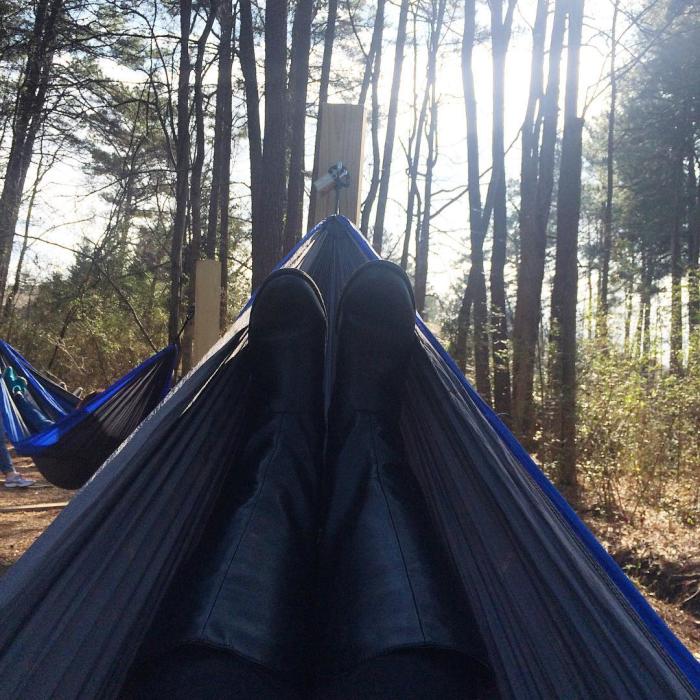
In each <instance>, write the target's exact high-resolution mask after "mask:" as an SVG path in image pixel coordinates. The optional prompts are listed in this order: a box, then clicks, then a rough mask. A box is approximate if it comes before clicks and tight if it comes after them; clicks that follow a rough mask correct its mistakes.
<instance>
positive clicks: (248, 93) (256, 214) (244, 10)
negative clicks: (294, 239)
mask: <svg viewBox="0 0 700 700" xmlns="http://www.w3.org/2000/svg"><path fill="white" fill-rule="evenodd" d="M239 11H240V17H241V27H240V32H239V39H238V48H239V54H238V55H239V60H240V63H241V73H242V74H243V86H244V89H245V104H246V117H247V124H248V129H247V130H248V154H249V158H250V216H251V230H252V238H253V240H254V241H258V240H259V239H260V238H261V237H263V236H264V235H265V234H264V233H261V228H260V226H261V221H260V217H261V200H260V197H261V189H262V136H261V130H260V103H259V100H260V98H259V95H258V77H257V69H256V63H255V39H254V36H253V15H252V10H251V6H250V0H240V3H239Z"/></svg>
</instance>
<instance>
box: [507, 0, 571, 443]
mask: <svg viewBox="0 0 700 700" xmlns="http://www.w3.org/2000/svg"><path fill="white" fill-rule="evenodd" d="M543 1H544V4H545V6H546V0H543ZM541 4H542V3H538V17H537V21H536V23H535V29H534V32H533V34H534V37H535V41H534V44H533V81H532V82H531V95H530V100H529V101H528V111H527V115H526V122H525V123H524V125H523V137H522V140H523V164H522V172H521V182H520V264H519V265H518V284H517V294H516V306H515V319H514V323H513V405H512V408H513V427H514V429H515V432H516V435H517V436H518V437H519V438H520V439H521V440H522V441H523V443H524V444H525V446H526V447H529V448H532V447H533V446H534V445H533V442H532V437H533V434H534V428H535V420H534V419H535V411H534V404H533V383H534V370H535V367H534V359H535V356H536V353H537V347H536V346H537V335H538V329H539V325H540V315H541V295H542V280H543V277H544V263H545V253H546V248H547V225H548V222H549V214H550V209H551V202H552V189H553V185H554V155H555V146H556V140H557V120H558V110H559V107H558V103H559V78H560V70H561V66H560V64H561V53H562V46H563V39H564V30H565V25H566V22H565V20H566V10H565V7H564V1H563V0H557V2H556V6H555V11H554V20H553V26H552V34H551V39H550V49H549V74H548V79H547V90H546V92H545V94H544V96H543V97H542V99H541V106H540V112H541V118H540V117H539V116H534V114H535V111H534V110H535V106H536V103H537V102H538V101H539V97H538V95H540V89H539V86H540V85H541V76H537V75H534V73H536V72H537V70H538V66H539V65H540V64H539V61H540V57H541V53H542V50H543V47H541V46H540V44H539V40H540V37H541V38H542V40H543V39H544V34H543V31H544V26H546V7H545V17H544V19H541V17H540V16H539V13H540V10H541ZM540 21H542V24H540V23H539V22H540ZM536 63H537V64H538V66H536V65H535V64H536ZM533 90H534V94H533ZM540 132H541V133H540Z"/></svg>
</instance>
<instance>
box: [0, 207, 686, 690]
mask: <svg viewBox="0 0 700 700" xmlns="http://www.w3.org/2000/svg"><path fill="white" fill-rule="evenodd" d="M376 257H377V256H376V253H375V252H374V251H373V250H372V248H371V247H370V245H369V244H368V242H367V241H366V240H365V239H364V238H363V237H362V235H361V234H360V233H359V232H358V231H357V230H356V229H355V228H354V227H353V226H352V225H351V224H350V222H349V221H348V220H347V219H345V218H344V217H330V218H329V219H326V220H325V221H323V222H321V223H320V224H319V225H318V226H316V227H315V228H314V229H313V230H312V231H311V232H310V233H309V234H308V235H307V236H306V237H305V238H304V239H303V240H302V241H301V242H300V243H299V245H298V246H296V248H295V249H294V250H293V251H292V252H291V253H290V254H289V255H288V256H287V257H286V258H285V259H284V260H283V261H282V263H280V264H281V265H283V266H286V267H296V268H300V269H302V270H304V271H305V272H307V273H308V274H309V275H311V277H312V278H313V279H314V280H315V281H316V283H317V284H318V286H319V288H320V289H321V290H322V292H323V296H324V299H325V302H326V307H327V309H328V313H329V328H333V327H334V320H335V314H336V310H337V305H338V299H339V296H340V293H341V290H342V289H343V287H344V285H345V283H346V282H347V280H348V279H349V277H350V276H351V275H352V274H353V272H354V270H355V269H357V268H358V267H359V266H360V265H362V264H363V263H364V262H366V261H367V260H370V259H374V258H376ZM247 309H248V305H246V307H245V308H244V310H243V312H242V313H241V315H240V316H239V318H238V320H237V321H236V323H235V324H234V326H233V328H232V329H231V330H230V332H229V333H228V334H227V335H226V336H225V337H224V338H222V339H221V341H220V342H219V343H218V344H217V345H216V346H215V347H214V348H213V349H212V351H211V352H210V353H209V355H208V356H207V357H205V358H204V359H203V360H202V362H201V363H200V364H199V365H198V366H197V367H196V368H195V369H194V370H193V371H192V372H191V373H190V374H189V375H188V376H187V377H186V378H184V379H183V381H181V382H180V383H179V385H178V386H177V387H176V388H175V389H174V390H173V391H172V392H171V393H170V394H169V395H168V397H167V398H166V400H165V401H164V402H163V403H162V404H161V405H160V406H159V408H158V409H157V410H156V411H154V412H153V413H152V414H151V415H150V416H149V418H148V419H147V420H145V421H144V422H143V423H142V424H141V425H140V427H139V428H138V430H136V431H135V432H134V433H133V435H132V436H131V437H130V438H129V439H128V440H126V441H125V442H124V443H123V444H122V446H121V448H120V449H119V450H118V451H117V452H116V453H114V454H113V455H112V456H111V457H110V459H108V461H107V462H106V463H105V464H104V465H103V467H102V468H101V469H100V470H99V471H98V472H97V474H96V475H95V477H94V478H93V479H92V480H91V481H90V482H89V483H88V484H86V486H85V487H84V488H83V489H82V490H81V491H80V492H79V493H78V494H77V495H76V497H75V498H74V499H73V500H72V501H71V503H70V505H69V506H68V507H67V508H65V509H64V510H63V511H62V512H61V514H60V515H59V516H58V517H57V518H56V520H54V522H53V523H52V525H51V526H49V528H48V529H47V530H46V531H45V532H44V533H43V534H42V535H41V537H39V539H38V540H37V541H36V542H35V543H34V544H33V545H32V547H31V548H30V549H29V550H28V551H27V552H26V553H25V554H24V556H23V557H22V558H21V559H20V560H19V561H18V562H17V563H16V564H15V565H14V566H13V567H12V568H11V569H10V571H9V572H8V573H7V574H6V575H5V576H4V577H3V578H2V579H0V620H2V624H1V625H0V679H1V680H0V684H1V685H2V688H3V691H4V695H6V696H7V697H13V698H45V697H105V698H110V697H118V696H119V693H120V688H121V684H122V681H123V679H124V677H125V675H126V674H127V673H128V671H129V666H130V664H131V663H132V662H133V660H134V658H135V657H136V655H137V654H138V650H139V647H140V645H141V644H142V642H143V639H144V636H145V635H146V633H147V631H148V627H149V625H150V623H151V621H152V620H153V617H154V615H155V614H156V611H157V610H158V606H159V605H160V603H161V601H162V600H163V596H164V594H165V592H166V591H167V589H168V586H169V585H170V582H171V581H172V580H173V578H174V576H175V575H176V573H177V571H178V568H179V566H180V565H181V564H182V562H183V561H185V560H186V559H187V557H188V556H189V555H190V553H191V552H192V551H193V548H194V547H196V546H198V543H199V539H200V538H201V536H202V533H203V532H204V529H205V527H206V523H207V519H208V517H209V514H210V513H211V510H212V506H213V504H214V503H215V502H216V498H217V495H218V492H219V487H220V484H221V483H222V481H223V479H224V478H225V477H226V474H227V472H228V470H230V469H235V468H236V466H237V464H236V457H235V455H237V454H238V453H239V450H240V448H241V446H242V445H243V444H245V441H246V435H245V424H246V412H247V407H248V406H249V384H250V383H249V377H250V369H249V368H250V363H251V362H255V358H254V357H252V356H250V355H249V354H248V353H247V350H248V348H247V345H246V340H247V324H248V317H249V314H248V311H247ZM416 333H417V335H418V339H419V343H420V352H417V353H415V357H414V358H413V359H412V361H411V363H410V365H409V366H408V367H406V375H407V377H406V397H405V400H404V405H403V408H402V414H401V426H400V427H401V431H402V435H403V438H404V441H405V446H406V455H407V459H408V462H409V467H410V469H411V470H412V471H413V472H414V473H415V475H416V477H417V480H418V482H419V485H420V488H421V490H422V492H423V494H424V496H425V500H426V503H427V504H428V509H429V513H430V517H431V520H432V522H433V524H434V526H435V528H436V530H437V532H438V533H439V535H440V536H441V538H442V540H443V541H444V543H445V546H446V547H447V549H448V551H449V554H450V556H451V559H452V561H453V562H454V564H455V566H456V568H457V570H458V572H459V576H460V581H461V583H462V584H463V585H462V587H461V589H460V591H459V592H458V593H459V595H465V596H466V597H467V598H468V600H469V603H470V605H471V607H472V609H473V611H474V614H475V617H476V619H477V622H478V624H479V628H480V632H481V635H482V637H483V639H484V642H485V644H486V646H487V648H488V653H489V658H490V662H491V664H492V666H493V668H494V671H495V673H496V676H497V682H498V690H499V697H501V698H513V699H517V700H530V699H533V700H535V699H538V700H540V699H541V698H561V699H566V700H572V699H574V698H576V699H581V700H588V699H590V698H635V700H661V699H662V698H663V700H666V699H667V698H668V699H670V698H684V699H690V698H695V699H698V698H700V664H698V662H697V661H696V660H695V659H694V658H693V656H692V655H691V654H690V653H689V652H688V650H687V649H686V648H685V647H684V646H683V644H682V643H681V642H680V641H679V640H678V639H677V638H676V637H675V636H674V635H673V633H672V632H671V631H670V630H669V629H668V627H666V625H665V624H664V622H663V621H662V620H661V619H660V618H659V617H658V615H657V614H656V613H655V612H654V611H653V609H652V608H651V607H650V606H649V604H648V603H647V602H646V600H645V599H644V598H643V596H642V595H641V594H640V593H639V591H638V590H637V589H636V588H635V586H634V585H633V584H632V583H631V582H630V581H629V579H628V578H627V577H626V576H625V574H624V573H623V572H622V570H621V569H620V568H619V567H618V566H617V564H616V563H615V562H614V561H613V559H612V558H611V557H610V556H609V555H608V554H607V552H605V550H604V549H603V547H602V546H601V545H600V543H599V542H598V541H597V540H596V539H595V537H594V536H593V535H592V534H591V532H590V531H589V530H588V529H587V528H586V526H585V525H584V524H583V523H582V522H581V520H580V519H579V518H578V517H577V515H576V514H575V513H574V511H573V510H572V509H571V508H570V507H569V505H568V504H567V503H566V502H565V501H564V499H563V498H562V497H561V496H560V495H559V494H558V492H557V491H556V489H555V488H554V487H553V486H552V484H551V483H550V482H549V481H548V480H547V478H546V477H545V476H544V474H543V473H542V472H541V471H540V470H539V468H538V467H537V466H536V465H535V463H534V462H533V461H532V459H531V458H530V457H529V456H528V455H527V453H526V452H525V451H524V450H523V449H522V447H520V445H518V443H517V442H516V440H515V438H514V437H513V436H512V434H511V433H510V432H509V431H508V429H507V428H506V427H505V426H504V425H503V423H502V422H501V421H500V419H499V418H498V417H497V416H496V415H495V414H494V412H493V411H492V410H491V409H490V408H489V407H488V406H487V405H486V404H485V403H484V402H483V401H482V400H481V399H480V398H479V397H478V395H477V394H476V392H475V391H474V389H473V388H472V387H471V386H470V384H469V383H468V382H467V381H466V379H465V378H464V376H463V375H462V374H461V372H460V371H459V369H458V368H457V366H456V365H455V364H454V362H453V361H452V359H451V358H450V357H449V355H448V354H447V353H446V352H445V350H444V349H443V348H442V346H441V345H440V344H439V342H438V341H437V340H436V339H435V337H434V336H433V335H432V334H431V333H430V331H429V330H428V329H427V328H426V326H425V325H424V324H423V323H422V321H421V320H420V319H416ZM328 341H329V347H328V356H332V352H333V345H332V344H333V334H332V333H329V334H328ZM328 364H330V363H328ZM327 382H328V379H327ZM327 388H328V387H327Z"/></svg>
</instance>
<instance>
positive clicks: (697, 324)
mask: <svg viewBox="0 0 700 700" xmlns="http://www.w3.org/2000/svg"><path fill="white" fill-rule="evenodd" d="M688 200H689V202H690V206H689V217H688V224H689V226H688V340H689V344H688V363H689V364H690V362H692V363H693V364H695V365H697V364H698V360H699V359H700V333H699V332H700V269H699V267H698V257H699V253H700V189H699V188H698V178H697V175H696V173H695V149H694V147H692V145H691V149H690V154H689V156H688Z"/></svg>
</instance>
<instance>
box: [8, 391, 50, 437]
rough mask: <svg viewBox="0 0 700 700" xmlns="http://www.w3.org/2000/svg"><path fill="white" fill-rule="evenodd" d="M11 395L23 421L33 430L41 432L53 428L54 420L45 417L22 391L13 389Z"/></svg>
mask: <svg viewBox="0 0 700 700" xmlns="http://www.w3.org/2000/svg"><path fill="white" fill-rule="evenodd" d="M12 396H13V398H14V401H15V403H16V404H17V408H19V410H20V412H21V414H22V418H23V420H24V422H25V423H26V424H27V425H28V426H29V427H30V428H31V429H32V431H33V432H35V433H41V432H43V431H44V430H48V429H49V428H53V425H54V422H53V421H52V420H50V419H49V418H47V417H46V416H45V415H44V414H43V413H42V412H41V411H40V410H39V409H38V408H37V407H36V406H35V405H34V403H33V402H32V401H30V400H29V399H28V398H27V397H26V396H25V395H24V393H23V392H21V391H14V392H13V394H12Z"/></svg>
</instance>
